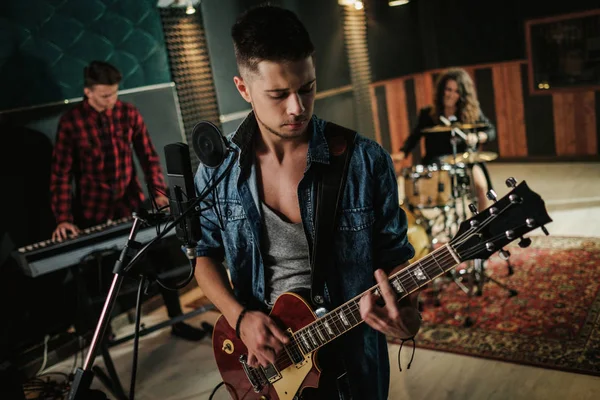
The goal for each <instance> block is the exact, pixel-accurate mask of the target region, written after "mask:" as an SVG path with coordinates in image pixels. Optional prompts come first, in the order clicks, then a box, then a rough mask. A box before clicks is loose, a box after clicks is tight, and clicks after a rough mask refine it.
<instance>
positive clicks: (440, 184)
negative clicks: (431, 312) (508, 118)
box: [398, 124, 517, 326]
mask: <svg viewBox="0 0 600 400" xmlns="http://www.w3.org/2000/svg"><path fill="white" fill-rule="evenodd" d="M485 127H486V125H484V124H454V125H452V126H434V127H432V128H427V129H423V130H422V132H424V133H425V134H431V135H435V134H436V133H438V132H452V133H453V134H452V139H451V141H452V147H453V154H450V155H446V156H442V157H439V158H438V159H437V160H436V161H435V162H433V163H431V164H430V165H422V164H416V165H413V166H410V167H404V168H402V169H401V172H400V174H399V176H398V194H399V198H400V206H401V207H402V209H403V210H404V211H405V213H406V215H407V219H408V240H409V242H410V243H411V244H412V245H413V247H414V248H415V256H414V257H413V258H412V259H411V260H410V262H411V263H412V262H414V261H417V260H418V259H420V258H421V257H423V256H425V255H427V254H428V253H429V252H431V251H432V250H433V249H434V248H436V247H437V246H438V245H440V244H442V243H445V242H447V241H449V240H450V239H451V238H452V237H453V236H454V235H455V234H456V232H457V231H458V228H459V225H460V223H461V222H462V221H465V220H466V219H468V218H469V217H470V216H471V214H472V213H474V212H476V211H477V210H478V204H477V203H478V201H477V194H476V189H475V185H474V177H473V166H474V165H475V164H477V163H482V162H489V161H493V160H495V159H496V158H497V157H498V155H497V154H496V153H493V152H483V151H477V150H476V149H474V148H469V147H467V151H465V152H463V153H458V152H457V151H456V147H457V140H458V138H457V136H459V135H460V136H461V137H464V139H466V135H465V134H464V133H463V131H468V130H471V129H478V128H485ZM454 133H457V135H455V134H454ZM508 267H509V275H511V274H512V267H511V266H510V263H509V264H508ZM489 281H492V282H494V283H496V284H498V285H500V286H501V287H503V288H504V289H506V290H508V291H509V295H510V296H514V295H516V294H517V292H516V291H514V290H513V289H510V288H508V287H506V286H505V285H504V284H502V283H501V282H498V281H497V280H495V279H493V278H491V277H490V276H488V275H487V274H486V272H485V266H484V262H483V261H482V260H474V261H471V262H469V263H466V264H465V266H464V268H460V267H459V268H455V269H453V270H452V272H449V273H447V274H446V275H445V276H443V277H440V278H437V279H435V280H434V281H433V283H432V285H433V293H434V294H435V296H436V298H435V300H434V305H439V304H440V299H439V295H440V292H441V287H442V286H444V284H445V283H451V282H455V283H456V284H457V285H458V286H459V287H460V288H461V289H462V290H463V291H464V292H465V293H467V295H468V297H469V299H470V297H471V296H472V295H474V294H475V295H478V296H481V295H482V293H483V284H484V283H486V282H489ZM469 303H470V302H469ZM467 312H468V308H467ZM456 318H461V317H460V316H457V317H456ZM472 323H473V321H472V319H471V318H470V317H469V316H467V317H465V320H464V324H465V325H466V326H470V325H472Z"/></svg>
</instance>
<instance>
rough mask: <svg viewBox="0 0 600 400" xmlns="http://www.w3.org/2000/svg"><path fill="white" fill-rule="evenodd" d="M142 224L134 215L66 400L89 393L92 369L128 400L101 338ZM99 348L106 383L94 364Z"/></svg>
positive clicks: (84, 399)
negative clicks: (82, 363)
mask: <svg viewBox="0 0 600 400" xmlns="http://www.w3.org/2000/svg"><path fill="white" fill-rule="evenodd" d="M141 225H142V221H141V220H140V219H139V218H138V217H137V216H136V215H135V214H134V221H133V226H132V227H131V231H130V233H129V238H128V240H127V244H126V245H125V247H124V248H123V251H122V252H121V256H120V257H119V259H118V260H117V262H116V263H115V268H114V271H113V272H114V278H113V281H112V284H111V286H110V289H109V291H108V295H107V296H106V301H105V302H104V306H103V308H102V312H101V313H100V319H99V320H98V325H97V326H96V330H95V331H94V336H93V338H92V342H91V343H90V348H89V350H88V354H87V357H86V359H85V362H84V365H83V368H77V371H76V373H75V378H74V380H73V385H72V386H71V390H70V391H69V396H68V400H87V399H89V398H90V397H91V396H92V394H91V391H90V385H91V383H92V380H93V379H94V372H96V373H98V372H99V371H100V373H99V375H98V378H99V379H100V380H101V381H102V383H104V384H105V385H106V386H107V387H108V388H109V389H110V390H111V392H113V394H114V395H115V397H116V398H117V399H119V400H128V397H127V396H126V395H125V392H124V391H123V387H122V386H121V383H120V381H119V379H118V377H117V374H116V371H115V368H114V364H113V363H112V359H111V358H110V354H109V352H108V346H107V344H106V340H105V339H104V333H105V332H106V327H107V326H108V323H109V319H110V315H111V313H112V311H113V308H114V305H115V300H116V299H117V296H118V293H119V290H120V289H121V285H122V283H123V279H124V273H125V271H124V268H125V267H127V265H128V264H129V261H130V260H131V259H132V258H133V255H135V253H136V252H137V250H138V249H139V248H140V243H138V242H136V241H135V237H136V235H137V232H138V230H139V228H140V227H141ZM98 348H100V350H101V351H102V355H103V358H104V362H105V364H106V367H107V369H108V373H109V375H112V378H113V379H112V382H109V379H108V377H107V376H106V375H105V374H104V373H103V371H102V370H101V369H100V368H99V367H93V365H94V360H95V359H96V353H97V351H98Z"/></svg>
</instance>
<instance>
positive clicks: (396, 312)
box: [195, 6, 420, 400]
mask: <svg viewBox="0 0 600 400" xmlns="http://www.w3.org/2000/svg"><path fill="white" fill-rule="evenodd" d="M232 37H233V41H234V46H235V54H236V59H237V65H238V69H239V76H236V77H234V83H235V85H236V87H237V89H238V91H239V93H240V94H241V96H242V97H243V98H244V99H245V100H246V101H247V102H248V103H250V104H251V105H252V112H251V113H250V114H249V115H248V116H247V118H246V119H245V120H244V121H243V123H242V124H241V125H240V126H239V128H238V129H237V130H236V132H234V133H233V134H232V135H231V137H230V139H231V143H232V144H231V146H232V147H233V148H234V149H235V150H236V152H235V153H230V154H229V156H228V158H227V159H226V160H225V161H224V163H223V165H222V166H221V167H219V168H216V169H212V168H206V167H203V166H200V168H199V169H198V171H197V174H196V182H195V183H196V186H197V189H198V190H199V191H201V190H203V188H205V187H206V186H207V184H209V183H210V182H209V180H210V179H211V177H213V175H219V173H220V172H221V170H222V168H224V166H225V164H227V163H228V162H235V163H237V165H236V166H234V168H233V169H232V170H231V173H230V174H229V175H228V176H227V177H226V178H225V179H224V180H223V181H222V182H221V183H220V184H219V185H218V187H217V189H216V195H213V196H212V197H211V198H210V199H208V200H207V201H212V202H214V203H215V204H216V209H217V210H218V211H217V212H213V211H207V212H203V213H202V217H201V222H202V226H203V229H202V231H203V235H202V240H201V241H200V242H199V243H198V248H197V250H198V259H197V262H196V279H197V281H198V284H199V286H200V287H201V289H202V290H203V292H204V293H205V295H206V296H207V297H208V298H209V299H210V300H211V301H212V302H213V303H214V304H215V306H216V307H217V308H218V309H219V310H220V311H221V312H222V314H223V317H222V318H225V319H226V321H227V322H228V324H229V325H230V327H231V329H232V330H235V332H236V334H237V335H239V338H240V339H241V341H242V342H243V344H244V345H245V347H246V348H247V350H245V351H246V352H247V354H245V356H247V358H244V359H243V360H236V361H235V362H236V363H237V364H238V366H239V367H240V371H241V370H242V367H243V368H244V371H246V373H247V374H250V375H251V374H252V371H253V369H256V368H260V367H261V366H262V367H263V369H262V370H261V371H267V370H272V371H274V372H273V374H274V375H273V376H275V377H273V379H272V382H275V381H277V382H278V385H279V386H278V387H277V388H278V389H277V390H278V391H277V392H276V393H277V397H269V398H280V399H283V398H289V399H292V398H293V397H294V396H301V397H302V398H304V399H317V398H318V399H339V398H342V399H349V398H352V399H355V400H358V399H382V400H383V399H387V398H388V389H389V375H390V367H389V366H390V362H389V359H388V350H387V341H386V337H385V335H386V334H387V335H392V336H396V337H399V338H409V337H413V336H414V335H415V334H416V333H417V332H418V330H419V328H420V317H419V313H418V311H417V309H416V307H415V300H416V299H415V298H414V297H415V296H413V297H412V298H410V299H409V298H408V297H407V298H404V299H403V300H402V301H400V302H397V301H396V300H397V296H396V294H395V292H394V291H393V289H392V287H391V286H390V283H389V282H388V279H387V277H388V275H389V274H391V273H392V272H395V271H397V270H399V269H401V268H402V267H404V266H405V265H406V261H407V260H409V259H411V258H412V257H413V255H414V249H413V247H412V246H411V244H410V243H409V242H408V239H407V219H406V215H405V214H404V211H403V210H402V209H401V208H400V207H399V202H398V196H397V194H398V191H397V187H396V185H397V183H396V179H395V173H394V167H393V164H392V160H391V158H390V156H389V154H388V153H387V152H386V151H385V150H384V149H383V148H382V147H381V146H380V145H379V144H377V143H376V142H374V141H372V140H369V139H367V138H365V137H363V136H360V135H357V136H356V140H355V142H354V148H353V153H352V154H351V158H350V164H349V167H348V172H347V181H346V185H345V190H344V192H343V193H344V194H343V197H342V199H341V206H340V207H341V212H340V218H339V222H338V224H337V226H336V228H335V234H334V235H333V236H334V237H333V238H332V243H333V246H332V248H331V249H328V250H329V251H331V252H333V257H332V259H333V265H332V271H334V272H333V274H334V275H333V277H334V279H335V280H336V281H337V288H335V290H334V288H333V287H328V290H327V291H326V292H325V299H324V302H323V305H324V306H327V305H328V306H330V307H336V306H338V305H340V304H342V303H344V302H347V301H348V300H349V299H352V298H354V297H355V296H357V295H359V294H360V293H363V292H364V291H365V290H366V289H368V288H369V287H372V286H373V285H374V284H376V283H379V285H380V288H381V298H379V299H378V298H377V296H374V295H372V294H368V295H365V296H364V297H363V298H362V299H361V300H360V303H359V304H360V317H361V318H362V319H363V320H364V321H365V322H366V324H362V325H360V326H358V327H356V328H355V329H353V330H352V331H349V332H347V333H345V334H344V335H343V336H341V337H339V338H338V339H337V340H336V341H335V343H336V345H337V346H336V347H333V346H329V347H328V345H327V346H325V347H324V348H323V349H322V351H321V350H320V351H319V354H318V357H319V358H318V359H317V361H316V362H317V363H318V366H319V368H321V371H322V373H321V375H320V379H319V380H318V382H316V381H311V384H310V385H309V384H308V382H304V383H303V379H304V378H305V376H306V373H303V372H301V371H302V369H301V368H300V367H299V365H300V364H302V363H306V362H309V363H312V362H313V361H312V360H309V358H308V356H306V354H305V350H306V347H303V346H306V345H308V342H307V343H305V344H301V343H298V344H297V345H296V347H295V349H296V350H295V351H290V350H289V349H288V348H284V344H290V343H291V341H293V339H290V337H291V336H290V334H291V333H292V332H286V328H287V327H286V326H281V320H279V321H275V320H274V319H273V318H271V317H270V315H269V312H270V310H271V308H272V307H273V305H274V304H275V303H277V302H276V300H277V299H278V298H279V296H280V295H282V294H283V293H287V292H307V290H308V289H310V287H311V263H310V260H311V252H312V251H313V248H314V246H315V245H318V244H316V243H314V233H315V222H316V221H315V215H316V214H315V213H316V210H315V204H314V200H315V199H314V193H315V174H316V171H318V170H319V168H326V167H327V165H328V163H329V161H328V160H329V157H330V151H333V150H335V149H333V148H330V147H329V146H328V144H327V141H326V139H325V134H324V132H325V126H326V124H327V123H326V122H325V121H323V120H321V119H319V118H318V117H317V116H315V115H313V106H314V101H315V93H316V73H315V62H316V61H315V56H314V47H313V44H312V42H311V39H310V37H309V35H308V33H307V31H306V29H305V27H304V26H303V24H302V23H301V22H300V21H299V19H298V18H297V16H296V15H295V14H294V13H292V12H291V11H288V10H285V9H282V8H278V7H274V6H261V7H257V8H253V9H251V10H249V11H247V12H246V13H244V14H243V15H242V16H241V17H240V18H239V19H238V21H237V22H236V23H235V25H234V26H233V28H232ZM317 62H318V61H317ZM349 117H351V116H349ZM333 129H335V127H334V128H333ZM223 261H225V262H226V264H227V267H228V268H229V272H230V279H231V284H230V281H229V279H228V277H227V274H226V271H225V268H224V267H223V264H222V263H223ZM232 286H233V288H232ZM317 303H318V301H317ZM384 303H385V304H384ZM288 308H289V309H285V310H283V312H284V313H285V312H289V314H290V316H289V318H290V320H293V318H294V315H293V312H294V310H293V307H292V306H288ZM339 323H340V324H342V325H344V324H349V323H350V321H347V320H345V319H343V320H341V321H340V322H339ZM327 329H329V330H331V329H333V327H330V326H327ZM324 332H325V331H324ZM319 338H320V339H321V340H322V339H323V334H322V333H319V332H315V333H314V336H311V339H312V341H315V340H319ZM332 343H334V342H332ZM292 344H293V343H292ZM340 349H343V351H340ZM223 351H224V352H228V353H231V352H233V351H237V349H235V350H234V349H233V344H232V343H231V342H228V343H227V344H223ZM281 357H287V359H288V360H291V359H294V358H296V357H300V358H301V359H302V360H303V361H302V362H300V363H298V362H297V361H298V360H295V361H294V362H296V366H294V365H292V366H291V367H289V371H290V372H289V373H288V372H287V371H281V370H277V368H278V366H279V365H280V364H281V363H280V361H281ZM240 363H241V364H243V365H240ZM248 371H249V372H248ZM299 371H300V372H299ZM298 374H300V375H301V376H300V378H298ZM263 375H264V372H263ZM267 378H268V377H267ZM257 379H258V378H257ZM268 379H269V381H271V378H268ZM286 379H287V381H286ZM292 381H294V382H295V383H294V382H292ZM307 386H318V388H313V389H311V388H307ZM229 389H230V392H231V390H232V388H229ZM269 393H270V395H271V396H272V393H274V392H269ZM251 395H254V396H256V397H251ZM236 396H238V397H239V398H246V399H250V398H256V399H259V398H261V397H260V395H258V396H257V395H256V394H253V392H249V393H248V394H247V396H248V397H242V396H240V395H239V394H238V395H236ZM243 396H246V395H243ZM234 398H235V396H234ZM265 398H266V397H265Z"/></svg>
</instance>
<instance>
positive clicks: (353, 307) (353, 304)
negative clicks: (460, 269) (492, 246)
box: [276, 210, 526, 363]
mask: <svg viewBox="0 0 600 400" xmlns="http://www.w3.org/2000/svg"><path fill="white" fill-rule="evenodd" d="M503 211H504V210H503ZM495 217H497V215H494V218H495ZM523 226H526V224H523V225H521V226H519V227H517V229H518V228H521V227H523ZM482 227H483V226H481V227H479V229H481V228H482ZM471 229H473V228H471ZM465 235H466V234H465ZM465 235H461V236H465ZM503 236H505V233H501V234H499V235H497V236H495V237H493V238H492V239H491V241H493V240H495V239H498V238H501V237H503ZM489 241H490V240H488V242H489ZM450 244H451V243H450ZM463 244H464V240H463V243H462V244H460V245H459V246H457V248H456V249H455V251H456V252H457V255H458V256H459V257H458V258H459V259H460V258H465V259H468V258H469V257H470V256H472V255H475V254H477V253H479V252H480V251H481V250H483V249H484V248H485V247H486V246H485V243H480V244H478V245H476V246H473V247H471V248H470V249H469V250H467V251H466V252H465V253H464V254H461V253H460V250H458V248H459V247H460V246H461V245H463ZM448 245H449V244H448ZM448 245H446V246H442V247H440V248H438V249H436V250H434V252H432V253H431V254H430V257H431V260H425V262H421V261H417V262H415V263H414V264H417V265H416V267H421V269H422V270H424V271H425V272H430V273H431V272H433V271H430V270H429V268H431V267H436V266H437V268H434V270H437V269H440V270H442V271H443V272H442V273H441V274H439V275H436V276H434V278H430V277H429V275H428V274H426V275H427V277H428V280H427V282H426V283H429V282H430V281H431V280H432V279H435V277H437V276H440V275H442V274H444V273H445V272H447V270H444V269H443V268H441V266H440V265H439V264H438V261H439V262H442V263H445V262H447V261H449V260H451V259H454V256H453V255H452V253H451V252H450V249H448V248H447V246H448ZM442 249H446V250H448V254H445V255H443V256H441V257H440V258H436V257H434V256H433V255H434V254H435V253H436V252H437V251H441V250H442ZM455 261H456V260H455ZM462 262H464V260H463V261H462ZM454 265H456V264H454ZM450 269H451V268H450ZM414 272H416V271H415V268H414V267H407V268H406V269H404V270H402V271H401V272H399V273H398V275H396V276H394V277H393V278H390V281H391V280H403V279H405V278H407V277H410V278H411V280H410V281H409V282H411V281H412V282H414V283H415V284H416V287H415V288H412V284H410V285H407V284H406V283H405V286H410V287H411V289H410V290H408V291H409V293H408V294H410V293H411V292H412V291H414V290H416V289H419V288H420V287H421V286H419V284H418V283H417V282H416V281H415V280H414V278H413V277H412V275H413V274H414ZM400 284H401V285H402V282H400ZM369 290H379V291H380V292H381V290H380V289H379V285H376V286H375V287H374V288H372V289H369ZM405 290H406V287H405ZM344 307H345V308H347V309H348V310H346V311H345V312H344V314H346V312H347V311H350V312H352V317H353V318H354V319H355V320H357V318H356V316H355V315H354V313H355V311H357V310H358V309H359V308H360V306H359V304H358V302H357V301H356V299H353V300H350V301H349V302H347V303H346V304H344V305H342V306H340V307H338V308H339V309H340V311H342V309H343V308H344ZM336 310H337V309H336ZM333 311H335V310H333ZM333 311H332V312H331V313H329V314H327V316H326V317H329V318H330V319H332V321H328V322H333V323H334V324H335V327H336V328H337V329H338V330H340V331H341V333H340V334H337V335H334V339H335V338H336V337H337V336H339V335H341V334H343V333H345V332H347V331H348V330H350V329H352V328H353V327H355V326H357V325H359V324H360V323H361V322H363V321H362V319H360V320H357V323H356V324H351V326H350V327H347V325H346V324H344V323H343V321H341V320H340V319H339V316H338V315H337V314H336V313H334V312H333ZM324 318H325V317H324ZM336 319H337V320H336ZM320 321H322V320H321V319H319V320H315V321H314V322H311V323H310V324H309V325H308V326H306V327H303V328H301V329H299V330H298V331H296V332H294V334H293V338H294V340H292V342H291V343H289V344H288V345H286V346H290V345H295V346H297V347H298V348H301V347H300V346H299V344H298V343H299V342H298V341H297V340H296V336H297V335H298V334H301V335H303V334H305V333H306V332H310V333H314V332H316V330H317V329H322V327H317V326H316V325H318V323H319V322H320ZM339 326H346V327H343V328H342V329H340V328H339ZM313 336H314V335H313ZM328 336H329V334H328ZM331 340H332V339H329V340H327V341H326V342H325V343H323V344H320V345H317V347H316V348H315V349H312V346H311V347H310V348H308V349H307V350H309V352H312V351H315V350H317V349H318V348H319V347H321V346H323V345H325V344H326V343H328V342H329V341H331ZM284 358H288V361H290V362H291V360H289V357H287V354H284V357H282V358H278V359H277V361H276V363H277V362H278V361H282V360H283V359H284Z"/></svg>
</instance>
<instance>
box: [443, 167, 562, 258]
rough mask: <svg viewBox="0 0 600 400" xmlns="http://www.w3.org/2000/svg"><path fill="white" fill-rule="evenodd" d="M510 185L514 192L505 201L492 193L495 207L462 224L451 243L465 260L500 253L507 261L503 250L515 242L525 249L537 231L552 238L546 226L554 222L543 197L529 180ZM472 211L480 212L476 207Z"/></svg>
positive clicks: (509, 182)
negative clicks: (534, 189)
mask: <svg viewBox="0 0 600 400" xmlns="http://www.w3.org/2000/svg"><path fill="white" fill-rule="evenodd" d="M506 184H507V186H509V187H512V188H513V189H512V190H511V191H510V192H509V193H508V194H506V195H505V196H504V197H502V198H501V199H496V195H495V193H494V192H493V191H490V192H488V198H489V199H490V200H494V201H495V202H494V204H493V205H491V206H490V207H488V208H486V209H485V210H483V211H481V212H479V213H477V214H476V215H474V216H473V217H472V218H470V219H468V220H466V221H464V222H462V223H461V224H460V227H459V229H458V232H457V233H456V235H455V236H454V238H453V239H452V240H451V241H450V245H451V246H452V248H453V249H454V251H455V253H456V255H457V256H458V258H459V259H460V260H461V261H466V260H473V259H487V258H489V257H490V256H491V255H492V254H494V253H495V252H497V251H499V250H500V255H501V256H503V258H505V257H508V253H507V252H506V251H505V250H503V249H502V248H503V247H504V246H505V245H507V244H509V243H511V242H513V241H515V240H520V241H519V246H521V247H527V246H529V245H530V244H531V239H529V238H524V237H523V235H525V234H526V233H528V232H531V231H533V230H535V229H537V228H541V229H542V230H543V231H544V233H545V234H546V235H548V231H547V230H546V228H545V226H544V225H545V224H547V223H549V222H552V219H551V218H550V216H549V215H548V212H547V211H546V205H545V203H544V200H543V199H542V198H541V197H540V195H538V194H537V193H535V192H533V191H532V190H531V189H530V188H529V186H527V183H526V182H525V181H523V182H521V183H519V184H518V185H517V183H516V181H515V179H514V178H509V179H507V180H506ZM471 211H473V212H476V210H475V209H473V208H471Z"/></svg>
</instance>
